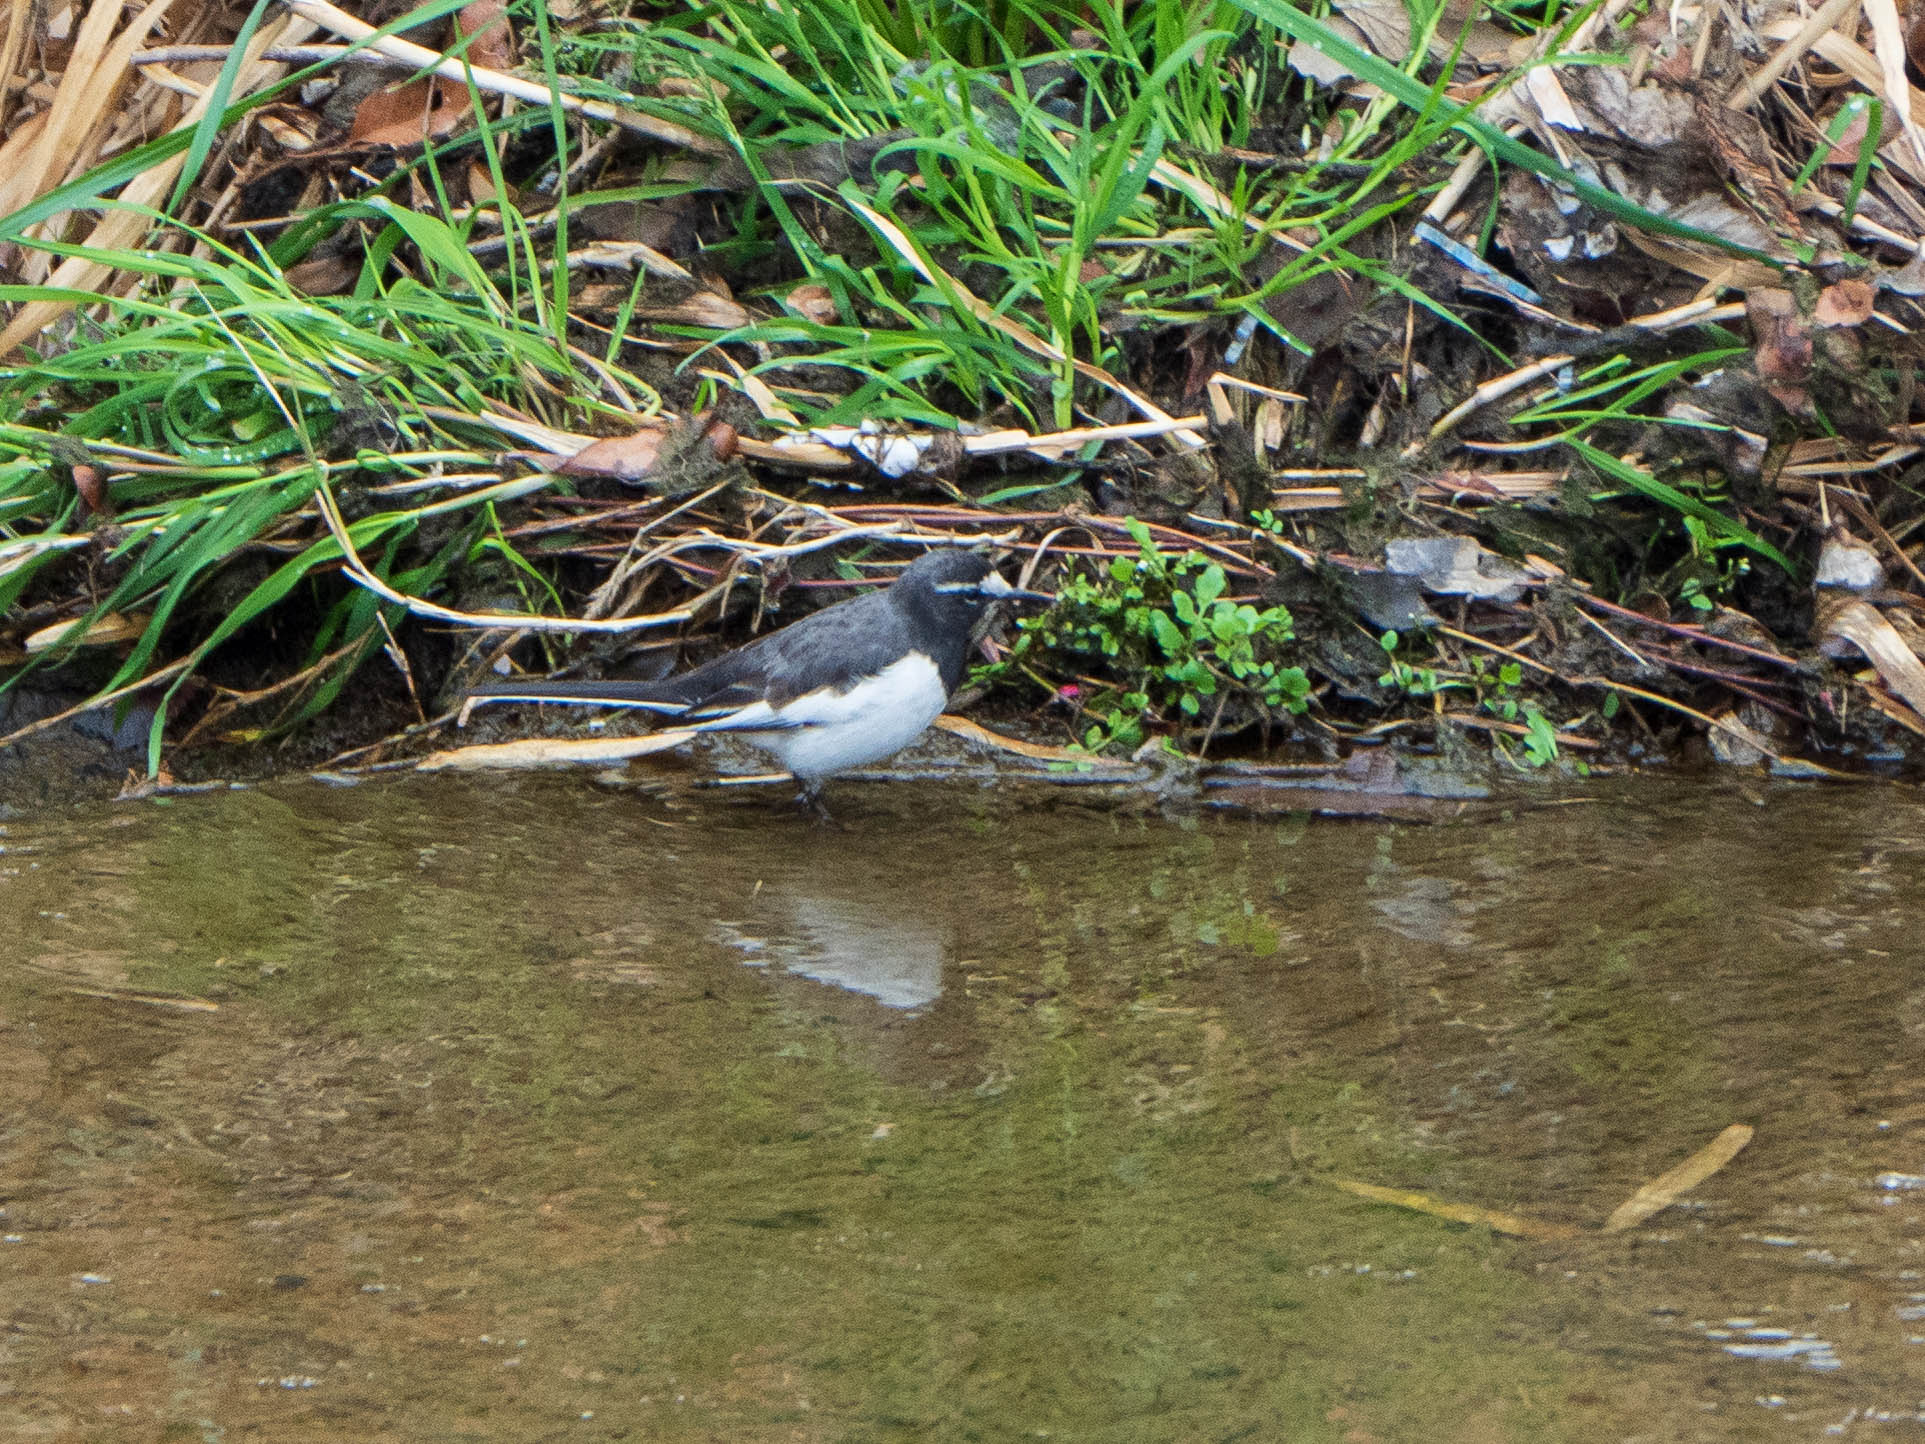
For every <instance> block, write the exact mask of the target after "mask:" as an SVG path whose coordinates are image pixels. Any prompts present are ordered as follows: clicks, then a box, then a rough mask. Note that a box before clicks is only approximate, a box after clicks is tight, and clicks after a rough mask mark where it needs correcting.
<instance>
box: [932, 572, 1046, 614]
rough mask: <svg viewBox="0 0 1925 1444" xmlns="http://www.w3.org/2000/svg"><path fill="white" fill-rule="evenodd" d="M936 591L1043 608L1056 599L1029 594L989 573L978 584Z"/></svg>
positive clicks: (1037, 593)
mask: <svg viewBox="0 0 1925 1444" xmlns="http://www.w3.org/2000/svg"><path fill="white" fill-rule="evenodd" d="M936 590H937V591H939V592H946V591H950V590H954V591H958V592H974V593H975V594H976V595H977V596H981V597H988V598H989V599H990V600H991V601H995V602H1041V603H1043V604H1044V605H1045V606H1054V605H1055V604H1056V598H1055V597H1053V596H1051V595H1050V594H1049V593H1048V592H1031V591H1026V590H1024V589H1023V588H1022V587H1012V586H1011V585H1010V584H1009V583H1008V582H1006V581H1004V580H1003V578H1002V574H1001V573H1000V572H991V573H990V574H989V575H988V576H986V577H984V578H983V579H982V580H981V581H980V582H968V583H965V584H964V585H962V586H958V587H955V588H950V587H938V588H936Z"/></svg>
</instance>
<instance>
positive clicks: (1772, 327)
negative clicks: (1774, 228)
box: [1745, 286, 1811, 411]
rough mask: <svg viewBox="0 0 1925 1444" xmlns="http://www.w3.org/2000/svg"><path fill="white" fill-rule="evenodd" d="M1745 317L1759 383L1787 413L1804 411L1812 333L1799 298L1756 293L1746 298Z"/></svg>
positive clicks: (1766, 290)
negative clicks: (1748, 327)
mask: <svg viewBox="0 0 1925 1444" xmlns="http://www.w3.org/2000/svg"><path fill="white" fill-rule="evenodd" d="M1745 316H1746V318H1747V319H1748V320H1749V321H1750V322H1751V335H1752V340H1753V342H1754V344H1755V348H1756V349H1755V351H1754V352H1753V364H1754V365H1755V366H1756V367H1757V370H1758V378H1759V380H1761V381H1763V382H1764V383H1765V389H1766V390H1768V391H1769V392H1771V394H1772V395H1773V396H1775V397H1777V398H1778V400H1779V401H1780V402H1781V403H1783V405H1784V406H1785V408H1786V409H1787V410H1791V411H1796V410H1800V409H1801V408H1802V407H1803V406H1804V405H1805V403H1806V400H1807V397H1806V393H1805V383H1806V382H1807V381H1809V380H1810V379H1811V330H1810V328H1809V327H1808V326H1807V325H1806V324H1805V321H1804V318H1803V317H1802V316H1800V315H1799V314H1798V301H1797V298H1796V297H1794V296H1793V295H1792V294H1791V292H1789V291H1785V290H1780V289H1778V288H1776V287H1769V286H1768V287H1763V288H1761V289H1758V290H1754V291H1752V292H1751V293H1750V294H1749V295H1747V296H1746V297H1745Z"/></svg>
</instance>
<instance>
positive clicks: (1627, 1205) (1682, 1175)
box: [1604, 1123, 1752, 1233]
mask: <svg viewBox="0 0 1925 1444" xmlns="http://www.w3.org/2000/svg"><path fill="white" fill-rule="evenodd" d="M1751 1133H1752V1130H1751V1125H1750V1124H1747V1123H1734V1124H1732V1125H1731V1126H1730V1127H1729V1128H1727V1129H1725V1131H1724V1132H1722V1133H1720V1134H1719V1135H1718V1136H1717V1137H1716V1138H1714V1139H1712V1140H1711V1141H1710V1142H1709V1143H1707V1144H1706V1145H1705V1146H1704V1147H1703V1148H1700V1149H1699V1150H1698V1151H1697V1152H1696V1153H1694V1154H1692V1155H1691V1156H1690V1157H1689V1158H1687V1159H1685V1161H1684V1162H1683V1163H1680V1164H1679V1165H1678V1166H1677V1167H1676V1168H1673V1169H1670V1170H1668V1171H1667V1172H1664V1173H1661V1174H1659V1175H1658V1176H1657V1177H1656V1178H1654V1179H1652V1180H1651V1181H1650V1182H1649V1183H1647V1184H1645V1185H1644V1187H1642V1188H1640V1189H1639V1190H1638V1191H1637V1192H1636V1193H1634V1194H1632V1195H1631V1196H1630V1197H1629V1198H1627V1199H1626V1200H1625V1201H1624V1202H1623V1203H1621V1204H1619V1205H1618V1207H1617V1209H1616V1211H1615V1212H1613V1213H1612V1215H1611V1216H1610V1217H1609V1218H1608V1219H1606V1220H1605V1221H1604V1231H1605V1232H1606V1233H1622V1232H1624V1230H1625V1229H1627V1228H1635V1227H1636V1226H1637V1225H1639V1224H1641V1223H1643V1222H1644V1221H1645V1220H1646V1219H1647V1218H1649V1217H1650V1216H1651V1215H1652V1214H1654V1213H1657V1212H1659V1211H1660V1210H1662V1209H1666V1208H1669V1207H1670V1206H1671V1205H1672V1204H1674V1203H1676V1202H1677V1201H1678V1200H1679V1199H1680V1198H1682V1197H1683V1196H1684V1195H1685V1194H1686V1193H1687V1192H1689V1191H1690V1190H1691V1189H1694V1188H1696V1187H1697V1186H1698V1185H1699V1184H1701V1183H1703V1182H1704V1181H1705V1180H1706V1179H1707V1178H1709V1177H1711V1175H1712V1174H1714V1173H1716V1172H1717V1171H1718V1170H1719V1169H1721V1168H1723V1167H1724V1166H1725V1165H1726V1164H1727V1163H1729V1162H1731V1160H1732V1159H1734V1158H1736V1157H1737V1156H1738V1155H1739V1153H1740V1152H1742V1151H1743V1150H1744V1146H1745V1145H1746V1144H1747V1143H1749V1142H1751Z"/></svg>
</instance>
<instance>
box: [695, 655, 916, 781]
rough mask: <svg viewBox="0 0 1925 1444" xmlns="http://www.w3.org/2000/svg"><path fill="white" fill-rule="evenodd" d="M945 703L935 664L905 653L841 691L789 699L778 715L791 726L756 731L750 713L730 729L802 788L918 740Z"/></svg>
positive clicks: (744, 712)
mask: <svg viewBox="0 0 1925 1444" xmlns="http://www.w3.org/2000/svg"><path fill="white" fill-rule="evenodd" d="M948 700H949V696H948V693H947V691H945V689H944V688H943V685H942V674H941V673H940V672H938V671H937V670H936V664H935V663H934V662H932V661H931V660H930V659H929V658H927V657H925V656H923V655H921V654H920V653H911V654H910V655H909V656H907V657H904V658H903V659H902V660H901V661H899V662H895V663H892V664H891V665H890V666H888V667H885V668H884V669H883V670H882V671H880V672H878V673H877V674H876V675H875V676H873V677H871V678H869V680H867V681H866V682H858V683H857V684H856V685H855V686H853V687H851V688H850V689H849V690H848V691H847V692H833V691H830V690H828V689H826V688H825V689H824V690H822V691H820V692H810V693H808V694H806V695H805V696H801V697H798V698H796V699H795V701H793V702H791V703H790V704H789V705H788V706H787V707H784V708H783V709H781V713H780V715H781V717H782V718H783V719H784V720H785V721H788V722H792V723H795V724H798V725H795V726H793V727H789V728H787V729H785V730H782V731H771V732H757V731H755V730H754V722H753V717H752V712H753V710H754V709H748V708H745V709H744V710H743V712H741V713H738V714H737V717H736V719H735V720H733V721H732V723H731V726H730V730H731V731H740V732H744V733H746V734H747V735H748V738H749V740H750V741H752V742H754V743H755V744H756V745H757V746H758V747H761V748H762V749H763V750H765V751H767V752H769V753H771V754H772V755H773V756H774V757H775V759H776V760H777V761H778V762H780V763H781V764H782V765H783V766H784V767H786V768H787V769H788V770H789V771H790V772H792V773H794V774H795V775H796V776H797V777H799V778H801V779H802V780H803V781H805V782H808V781H814V780H816V779H818V778H823V777H830V776H833V775H834V774H835V773H838V772H847V771H848V770H849V769H850V768H852V767H862V766H864V765H866V764H868V763H871V762H878V761H880V760H881V759H883V758H884V757H887V756H889V755H890V754H891V753H893V752H900V751H901V750H902V749H903V748H905V747H907V746H908V745H909V744H910V743H911V742H914V741H915V740H916V739H917V738H918V737H920V736H922V734H923V732H924V731H925V730H926V729H927V728H928V726H929V724H930V723H931V722H934V721H935V720H936V718H937V717H939V716H940V715H941V714H942V709H943V704H944V703H945V702H947V701H948ZM757 705H758V707H759V706H760V705H761V704H757Z"/></svg>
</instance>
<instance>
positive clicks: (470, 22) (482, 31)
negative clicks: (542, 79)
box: [455, 0, 515, 70]
mask: <svg viewBox="0 0 1925 1444" xmlns="http://www.w3.org/2000/svg"><path fill="white" fill-rule="evenodd" d="M507 14H508V5H507V0H470V3H469V4H466V5H463V6H462V7H461V9H460V11H459V12H458V13H457V14H456V15H455V34H456V35H457V36H468V35H472V36H474V39H473V40H472V41H470V42H469V44H468V48H467V49H466V50H464V51H463V52H462V55H463V57H464V58H465V59H466V60H467V62H468V63H469V64H470V65H479V66H486V67H487V68H488V69H490V70H511V69H513V68H514V64H515V36H514V32H513V31H512V30H511V29H510V28H509V26H508V22H507V19H506V16H507Z"/></svg>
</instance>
